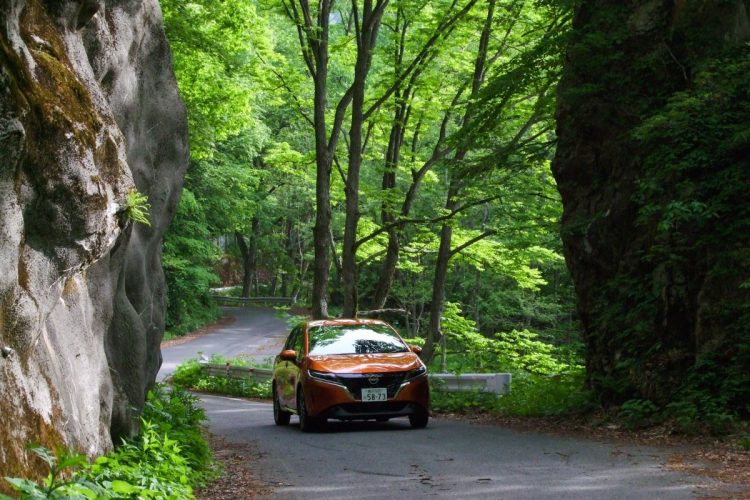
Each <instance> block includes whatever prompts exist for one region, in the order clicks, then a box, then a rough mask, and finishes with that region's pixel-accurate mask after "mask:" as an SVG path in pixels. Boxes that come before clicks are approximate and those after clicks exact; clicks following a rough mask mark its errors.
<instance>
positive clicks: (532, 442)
mask: <svg viewBox="0 0 750 500" xmlns="http://www.w3.org/2000/svg"><path fill="white" fill-rule="evenodd" d="M228 312H229V313H230V314H232V315H235V316H236V317H237V321H236V322H235V323H234V324H233V325H231V326H230V327H228V328H226V329H222V330H218V331H215V332H213V333H211V334H209V335H206V336H205V337H202V338H199V339H196V340H195V341H193V342H192V343H190V344H184V345H182V346H176V347H172V348H168V349H165V350H164V351H163V355H164V359H165V367H164V368H163V370H164V371H165V372H167V371H169V370H170V369H173V366H174V365H175V364H176V363H177V362H178V361H179V360H180V359H182V358H181V357H182V356H187V357H190V356H192V355H194V354H195V353H197V352H198V351H202V352H203V353H204V354H205V355H210V354H211V353H218V354H224V355H236V354H246V355H251V356H258V357H261V356H262V357H266V356H267V355H269V354H275V353H276V352H278V349H279V346H280V345H281V343H282V341H283V337H284V333H285V331H286V329H287V327H286V324H285V323H284V322H283V321H282V320H280V319H277V318H276V316H275V313H274V312H273V311H271V310H266V309H228ZM166 360H169V361H166ZM167 363H169V364H167ZM170 367H171V368H170ZM202 399H203V403H204V406H205V408H206V413H207V414H208V416H209V418H210V429H211V431H212V432H213V433H215V434H218V435H221V436H223V437H225V438H226V439H227V440H229V441H234V442H253V443H255V445H256V446H257V447H258V449H259V450H260V452H261V455H262V457H263V458H261V459H260V462H259V463H258V464H257V465H258V467H259V470H258V476H259V478H260V479H262V480H265V481H268V482H269V483H273V484H278V485H279V487H278V489H277V490H276V494H275V498H279V499H287V498H289V499H297V498H299V499H351V498H425V497H435V498H502V499H516V498H518V499H543V498H550V499H552V498H555V499H579V498H585V499H598V498H601V499H631V498H632V499H642V498H643V499H651V498H664V499H671V498H674V499H683V498H692V497H695V496H696V495H698V494H700V492H701V490H703V491H704V493H705V490H704V488H706V487H711V486H714V483H711V482H710V481H709V480H707V479H705V478H698V477H696V476H692V475H687V474H683V473H678V472H673V471H669V470H667V469H665V468H664V467H662V464H663V462H664V460H665V456H666V451H665V450H661V449H655V448H648V447H642V446H632V445H617V444H613V443H608V442H598V441H589V440H581V439H574V438H565V437H557V436H550V435H546V434H536V433H522V432H517V431H512V430H509V429H504V428H501V427H496V426H489V425H475V424H470V423H465V422H458V421H452V420H446V419H440V418H436V419H432V420H431V421H430V425H429V426H428V427H427V428H426V429H421V430H412V429H411V428H410V427H409V425H408V420H406V419H397V420H392V421H390V422H387V423H384V424H378V423H374V422H364V423H336V422H333V423H331V424H329V426H328V429H327V430H326V432H323V433H320V434H303V433H302V432H300V431H299V428H298V426H297V423H296V418H295V417H293V418H292V424H291V425H290V426H288V427H277V426H275V425H274V424H273V412H272V409H271V405H270V404H268V403H260V402H252V401H246V400H242V399H236V398H224V397H213V396H204V397H203V398H202Z"/></svg>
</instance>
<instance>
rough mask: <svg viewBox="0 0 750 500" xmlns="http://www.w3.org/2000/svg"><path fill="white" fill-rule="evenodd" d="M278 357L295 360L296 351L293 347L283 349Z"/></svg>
mask: <svg viewBox="0 0 750 500" xmlns="http://www.w3.org/2000/svg"><path fill="white" fill-rule="evenodd" d="M280 357H281V359H283V360H284V361H297V351H295V350H294V349H284V350H283V351H281V355H280Z"/></svg>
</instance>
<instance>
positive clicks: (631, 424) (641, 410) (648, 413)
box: [619, 399, 659, 429]
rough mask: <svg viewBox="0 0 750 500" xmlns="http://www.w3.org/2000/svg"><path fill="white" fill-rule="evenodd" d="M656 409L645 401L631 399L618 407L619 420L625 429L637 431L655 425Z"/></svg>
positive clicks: (652, 404) (651, 403)
mask: <svg viewBox="0 0 750 500" xmlns="http://www.w3.org/2000/svg"><path fill="white" fill-rule="evenodd" d="M658 410H659V409H658V407H657V406H656V405H655V404H654V403H653V402H651V401H649V400H647V399H631V400H628V401H625V402H624V403H623V404H622V406H621V407H620V415H619V416H620V418H621V419H622V421H623V423H624V424H625V427H627V428H629V429H638V428H641V427H648V426H650V425H653V424H654V423H656V420H655V419H656V417H657V415H658Z"/></svg>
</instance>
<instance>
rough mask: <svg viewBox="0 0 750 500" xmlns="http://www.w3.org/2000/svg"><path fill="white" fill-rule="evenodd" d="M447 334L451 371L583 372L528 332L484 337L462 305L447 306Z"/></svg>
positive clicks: (445, 324) (445, 312)
mask: <svg viewBox="0 0 750 500" xmlns="http://www.w3.org/2000/svg"><path fill="white" fill-rule="evenodd" d="M442 325H443V333H444V335H445V336H446V347H447V351H448V353H452V355H451V356H450V361H451V362H450V363H449V370H450V371H455V372H466V371H477V370H480V371H487V372H491V371H499V372H503V371H515V370H519V371H522V372H528V373H533V374H537V375H554V374H559V373H562V372H564V371H566V370H568V369H571V368H575V369H577V368H580V367H579V366H578V365H577V364H576V362H575V361H574V360H569V359H566V358H567V357H568V356H569V354H570V353H569V352H567V353H565V352H563V351H561V350H560V349H558V348H556V347H555V346H554V345H552V344H549V343H547V342H543V341H541V340H539V339H538V335H537V334H536V333H533V332H530V331H528V330H521V331H518V330H513V331H511V332H500V333H496V334H495V335H494V336H492V337H488V336H485V335H482V334H481V333H480V332H479V331H478V330H477V328H476V323H475V322H474V321H472V320H470V319H468V318H465V317H464V316H463V315H462V314H461V309H460V307H459V305H458V304H455V303H451V302H447V303H446V305H445V309H444V311H443V323H442Z"/></svg>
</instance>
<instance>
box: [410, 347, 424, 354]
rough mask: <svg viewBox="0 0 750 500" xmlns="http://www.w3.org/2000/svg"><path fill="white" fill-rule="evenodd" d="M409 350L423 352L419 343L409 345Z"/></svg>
mask: <svg viewBox="0 0 750 500" xmlns="http://www.w3.org/2000/svg"><path fill="white" fill-rule="evenodd" d="M409 350H410V351H411V352H413V353H414V354H417V355H419V354H422V348H421V347H419V346H418V345H409Z"/></svg>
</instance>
